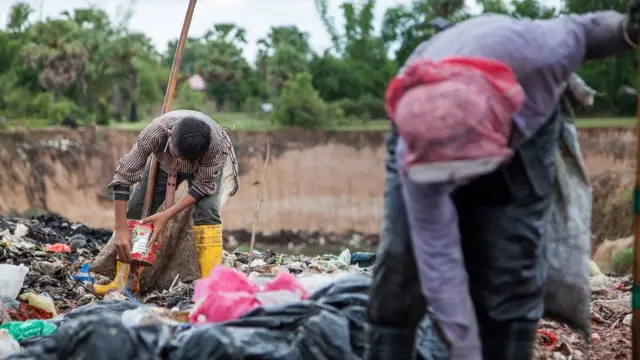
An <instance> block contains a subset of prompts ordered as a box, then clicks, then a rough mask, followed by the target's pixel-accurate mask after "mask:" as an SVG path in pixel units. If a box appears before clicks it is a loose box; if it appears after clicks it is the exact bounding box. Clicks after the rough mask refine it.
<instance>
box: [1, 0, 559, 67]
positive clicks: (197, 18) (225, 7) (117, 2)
mask: <svg viewBox="0 0 640 360" xmlns="http://www.w3.org/2000/svg"><path fill="white" fill-rule="evenodd" d="M467 1H469V2H470V1H471V0H467ZM556 1H557V0H546V1H545V2H556ZM16 2H17V1H16V0H0V24H1V26H3V27H4V26H5V25H6V21H7V15H8V12H9V9H10V8H11V5H13V4H14V3H16ZM26 2H28V3H30V4H31V6H33V8H34V9H35V10H36V13H35V14H34V15H33V20H37V19H38V18H39V16H40V9H42V13H43V14H44V17H45V18H46V17H58V16H59V15H60V13H61V12H62V11H64V10H71V9H74V8H78V7H86V6H88V5H89V4H92V3H93V4H100V5H99V6H100V7H102V8H103V9H104V10H106V11H107V13H109V15H110V16H112V17H113V18H115V17H116V16H117V13H118V8H119V7H121V5H122V4H126V3H128V2H129V0H94V1H90V0H26ZM341 2H342V1H341V0H329V4H330V6H331V15H332V16H333V17H334V18H335V19H336V21H340V20H341V14H340V10H339V5H340V3H341ZM410 2H411V0H378V2H377V9H376V17H377V24H378V26H379V24H380V22H381V21H382V16H383V14H384V11H385V10H386V9H387V8H388V7H391V6H394V5H396V4H409V3H410ZM188 3H189V1H188V0H138V4H137V7H136V12H135V15H134V16H133V18H132V19H131V22H130V24H129V26H130V28H131V29H133V30H135V31H141V32H144V33H145V34H147V36H149V37H151V39H153V41H154V43H155V45H156V47H157V48H158V50H160V51H164V50H165V49H166V44H167V41H169V40H171V39H173V38H176V37H178V36H179V34H180V29H181V27H182V22H183V20H184V15H185V11H186V8H187V4H188ZM41 6H42V7H41ZM217 22H232V23H236V24H238V25H240V26H242V27H244V28H245V29H246V30H247V36H248V39H247V40H248V41H249V44H248V46H246V48H245V50H244V51H245V56H247V57H248V58H250V59H253V58H254V57H255V53H256V45H255V43H256V40H258V39H259V38H261V37H263V36H265V35H266V34H267V33H268V31H269V28H270V27H271V26H279V25H296V26H298V27H299V28H300V29H302V30H303V31H306V32H308V33H309V34H310V42H311V45H312V47H313V48H314V50H316V51H322V50H325V49H326V48H328V47H329V46H330V39H329V36H328V34H327V32H326V31H325V29H324V27H323V25H322V23H321V22H320V19H319V17H318V14H317V12H316V9H315V6H314V1H313V0H198V2H197V4H196V9H195V13H194V16H193V20H192V23H191V29H190V31H189V34H190V35H201V34H203V33H204V32H205V31H206V30H207V29H208V28H210V27H211V25H212V24H214V23H217ZM338 24H339V23H338Z"/></svg>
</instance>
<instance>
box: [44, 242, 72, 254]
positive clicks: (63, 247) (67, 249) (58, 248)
mask: <svg viewBox="0 0 640 360" xmlns="http://www.w3.org/2000/svg"><path fill="white" fill-rule="evenodd" d="M44 248H45V249H46V250H47V251H51V252H56V253H69V254H71V246H69V245H67V244H53V245H47V246H45V247H44Z"/></svg>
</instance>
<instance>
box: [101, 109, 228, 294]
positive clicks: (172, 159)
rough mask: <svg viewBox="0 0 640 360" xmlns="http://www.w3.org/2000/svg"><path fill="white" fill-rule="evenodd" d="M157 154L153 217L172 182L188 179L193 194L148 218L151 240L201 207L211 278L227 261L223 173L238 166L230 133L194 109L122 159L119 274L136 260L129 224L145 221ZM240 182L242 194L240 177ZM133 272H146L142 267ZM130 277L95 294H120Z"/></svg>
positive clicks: (148, 133)
mask: <svg viewBox="0 0 640 360" xmlns="http://www.w3.org/2000/svg"><path fill="white" fill-rule="evenodd" d="M151 154H153V155H154V156H155V157H156V159H158V172H157V175H156V183H155V189H154V196H153V201H152V204H151V213H152V214H154V213H155V212H156V211H157V210H158V208H159V207H160V205H161V204H162V203H163V201H164V200H165V198H166V195H167V184H168V183H173V184H174V185H175V186H178V185H179V184H180V183H181V182H183V181H185V180H186V181H187V182H188V183H189V192H188V193H187V194H186V195H185V196H184V197H183V198H181V199H180V200H178V201H177V202H176V203H175V204H174V205H173V206H171V207H169V208H168V209H165V210H163V211H161V212H158V213H156V214H155V215H152V216H150V217H148V218H146V219H143V222H144V223H153V225H154V232H153V235H152V237H151V239H150V241H155V240H156V238H157V236H158V235H161V234H162V230H163V228H164V227H165V225H166V224H167V223H168V222H169V220H170V219H171V218H173V217H174V216H176V215H177V214H179V213H180V212H181V211H182V210H184V209H186V208H188V207H190V206H192V205H195V211H194V213H193V221H194V229H193V232H194V239H195V245H196V246H195V248H196V253H197V255H198V262H199V263H200V275H201V277H205V276H207V275H208V274H209V272H210V271H211V268H212V267H213V266H215V265H219V264H221V262H222V230H221V225H222V221H221V217H220V203H221V199H220V187H221V183H222V177H223V176H222V172H223V168H224V167H225V165H226V163H227V162H228V161H234V162H235V155H234V152H233V147H232V144H231V140H230V139H229V136H228V135H227V134H226V132H225V131H224V129H223V128H222V127H221V126H220V125H218V124H217V123H216V122H215V121H213V120H212V119H211V118H210V117H208V116H206V115H205V114H203V113H200V112H197V111H191V110H177V111H171V112H168V113H166V114H164V115H162V116H160V117H158V118H156V119H155V120H153V122H151V123H150V124H149V125H148V126H147V127H146V128H145V129H144V130H143V131H142V132H141V133H140V136H139V137H138V140H137V142H136V144H135V145H134V146H133V148H132V149H131V151H130V152H129V153H128V154H127V155H125V156H124V157H123V158H121V159H120V164H119V166H118V168H117V169H116V172H115V176H114V178H113V181H112V182H111V184H109V188H110V189H113V200H114V201H113V203H114V210H115V232H114V235H113V237H112V239H111V241H112V242H115V248H116V252H117V259H118V263H117V267H116V274H119V273H120V270H121V269H122V267H123V264H124V263H128V262H129V261H131V247H132V244H131V233H130V232H129V228H128V225H127V219H140V217H141V216H142V207H143V204H144V197H145V192H146V185H147V179H148V176H149V165H147V166H146V169H145V164H147V158H148V157H149V155H151ZM235 180H236V189H237V178H236V179H235ZM136 182H138V185H137V186H136V187H135V189H134V191H133V194H131V196H130V194H129V189H130V187H131V186H132V185H133V184H135V183H136ZM233 193H235V190H234V191H233V192H232V195H233ZM126 268H127V269H128V267H126ZM132 269H136V271H139V272H141V271H142V267H132ZM128 275H129V274H128V270H125V274H123V276H116V277H115V278H114V280H113V281H112V282H111V283H110V284H107V285H96V286H95V287H94V290H95V292H96V293H97V294H98V295H104V294H105V293H107V292H108V291H109V290H112V289H120V288H122V287H123V286H124V284H123V283H122V282H124V281H126V279H127V278H128ZM138 276H139V274H138ZM136 285H137V284H136ZM132 290H134V291H135V290H137V289H135V288H134V289H132Z"/></svg>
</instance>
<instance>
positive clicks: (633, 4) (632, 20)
mask: <svg viewBox="0 0 640 360" xmlns="http://www.w3.org/2000/svg"><path fill="white" fill-rule="evenodd" d="M626 25H627V28H626V29H625V30H626V32H627V35H628V36H629V40H631V42H633V43H634V44H636V43H637V42H638V40H640V0H629V6H628V8H627V24H626Z"/></svg>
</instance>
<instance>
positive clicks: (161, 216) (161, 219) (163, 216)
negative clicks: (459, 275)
mask: <svg viewBox="0 0 640 360" xmlns="http://www.w3.org/2000/svg"><path fill="white" fill-rule="evenodd" d="M169 219H171V215H170V214H169V213H168V212H167V211H161V212H159V213H157V214H155V215H151V216H149V217H146V218H144V219H142V223H143V224H153V233H152V234H151V238H150V239H149V244H153V243H154V242H156V241H157V240H158V239H159V238H158V236H160V235H161V234H162V231H163V229H164V226H165V225H167V223H168V222H169Z"/></svg>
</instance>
